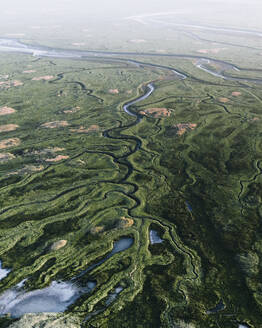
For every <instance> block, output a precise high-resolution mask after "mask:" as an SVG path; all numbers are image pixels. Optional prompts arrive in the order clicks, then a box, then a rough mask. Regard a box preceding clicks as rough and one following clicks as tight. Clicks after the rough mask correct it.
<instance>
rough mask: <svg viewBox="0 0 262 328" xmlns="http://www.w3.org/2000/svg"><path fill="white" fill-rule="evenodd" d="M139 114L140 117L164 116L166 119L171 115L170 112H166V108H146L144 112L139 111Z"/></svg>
mask: <svg viewBox="0 0 262 328" xmlns="http://www.w3.org/2000/svg"><path fill="white" fill-rule="evenodd" d="M140 114H142V115H148V114H150V115H153V116H154V117H155V118H158V117H161V116H164V117H168V116H170V115H171V111H170V110H168V109H167V108H148V109H145V110H144V111H141V112H140Z"/></svg>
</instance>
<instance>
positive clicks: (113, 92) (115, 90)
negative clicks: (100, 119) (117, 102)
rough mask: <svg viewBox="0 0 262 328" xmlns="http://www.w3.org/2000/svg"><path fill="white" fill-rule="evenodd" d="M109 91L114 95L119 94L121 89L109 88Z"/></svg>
mask: <svg viewBox="0 0 262 328" xmlns="http://www.w3.org/2000/svg"><path fill="white" fill-rule="evenodd" d="M108 92H109V93H111V94H112V95H117V94H119V90H118V89H109V90H108Z"/></svg>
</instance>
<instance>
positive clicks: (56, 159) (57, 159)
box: [45, 155, 69, 162]
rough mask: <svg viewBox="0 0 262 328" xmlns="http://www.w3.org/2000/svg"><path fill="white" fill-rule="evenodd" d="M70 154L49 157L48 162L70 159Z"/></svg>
mask: <svg viewBox="0 0 262 328" xmlns="http://www.w3.org/2000/svg"><path fill="white" fill-rule="evenodd" d="M68 158H69V156H67V155H57V156H56V157H54V158H47V159H45V161H46V162H59V161H62V160H63V159H68Z"/></svg>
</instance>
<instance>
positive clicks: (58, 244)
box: [51, 239, 67, 251]
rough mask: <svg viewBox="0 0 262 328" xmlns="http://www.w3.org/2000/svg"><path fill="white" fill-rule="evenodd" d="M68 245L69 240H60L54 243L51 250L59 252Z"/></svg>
mask: <svg viewBox="0 0 262 328" xmlns="http://www.w3.org/2000/svg"><path fill="white" fill-rule="evenodd" d="M66 244H67V240H65V239H62V240H58V241H56V242H54V243H53V245H52V246H51V250H52V251H58V250H59V249H60V248H63V247H65V245H66Z"/></svg>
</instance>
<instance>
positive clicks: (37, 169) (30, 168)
mask: <svg viewBox="0 0 262 328" xmlns="http://www.w3.org/2000/svg"><path fill="white" fill-rule="evenodd" d="M43 169H44V166H43V165H39V166H35V165H26V166H25V167H23V168H22V169H20V170H17V171H13V172H10V173H9V174H8V175H15V174H21V175H23V174H30V173H34V172H40V171H43Z"/></svg>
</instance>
